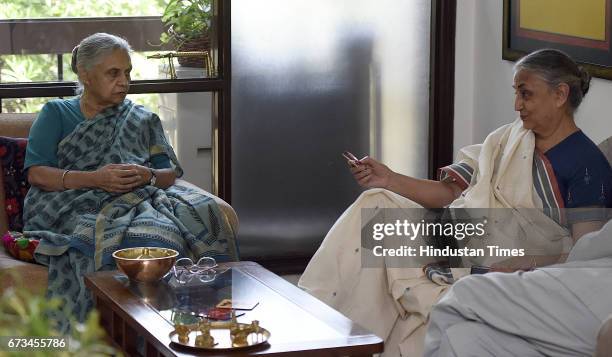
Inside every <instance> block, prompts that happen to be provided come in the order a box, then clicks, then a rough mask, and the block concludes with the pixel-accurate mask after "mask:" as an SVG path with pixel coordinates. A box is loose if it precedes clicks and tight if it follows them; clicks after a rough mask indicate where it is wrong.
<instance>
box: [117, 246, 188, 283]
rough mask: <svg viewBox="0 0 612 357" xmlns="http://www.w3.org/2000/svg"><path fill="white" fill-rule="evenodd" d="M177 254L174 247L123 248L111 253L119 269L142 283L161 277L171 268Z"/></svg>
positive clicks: (131, 278) (154, 280)
mask: <svg viewBox="0 0 612 357" xmlns="http://www.w3.org/2000/svg"><path fill="white" fill-rule="evenodd" d="M177 256H178V252H177V251H176V250H174V249H169V248H157V247H136V248H125V249H120V250H117V251H115V252H114V253H113V258H115V262H116V263H117V267H119V270H121V271H122V272H123V273H124V274H125V275H127V276H128V278H130V280H133V281H138V282H143V283H152V282H156V281H158V280H159V279H161V278H162V277H163V276H164V275H166V273H167V272H168V271H169V270H170V269H171V268H172V266H173V265H174V262H175V261H176V257H177Z"/></svg>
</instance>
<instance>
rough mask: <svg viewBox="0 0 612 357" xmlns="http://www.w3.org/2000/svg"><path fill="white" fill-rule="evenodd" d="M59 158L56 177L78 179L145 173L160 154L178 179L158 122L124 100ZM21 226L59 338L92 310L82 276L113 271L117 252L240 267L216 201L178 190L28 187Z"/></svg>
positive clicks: (66, 142) (74, 137) (85, 127)
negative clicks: (59, 304)
mask: <svg viewBox="0 0 612 357" xmlns="http://www.w3.org/2000/svg"><path fill="white" fill-rule="evenodd" d="M57 154H58V155H57V156H58V160H59V161H58V163H59V165H58V166H59V168H60V169H67V170H82V171H92V170H96V169H98V168H100V167H102V166H104V165H106V164H111V163H133V164H139V165H143V166H150V163H151V158H153V157H155V155H160V154H165V155H167V156H168V157H169V158H170V161H171V162H172V166H173V168H174V169H175V171H176V172H177V176H180V175H182V169H181V167H180V165H179V163H178V160H177V158H176V155H175V154H174V151H173V149H172V147H171V146H170V145H169V144H168V143H167V141H166V138H165V136H164V132H163V129H162V126H161V122H160V120H159V118H158V117H157V116H156V115H155V114H152V113H150V112H148V111H146V110H145V109H144V108H143V107H142V106H136V105H134V104H133V103H132V102H130V101H129V100H125V101H124V102H123V103H122V104H120V105H118V106H115V107H113V108H109V109H107V110H105V111H103V112H102V113H100V114H98V115H96V116H95V117H94V118H92V119H91V120H85V121H83V122H82V123H80V124H79V125H78V126H77V127H76V128H75V130H74V131H73V132H72V133H71V134H69V135H68V136H67V137H66V138H64V139H63V140H62V141H61V142H60V143H59V145H58V152H57ZM24 221H25V229H24V230H25V234H26V235H27V236H29V237H33V238H38V239H40V244H39V246H38V248H37V250H36V252H35V258H36V260H37V261H38V262H39V263H41V264H44V265H47V266H48V267H49V285H48V290H47V295H48V297H58V298H60V299H61V300H62V301H63V302H64V305H63V306H64V308H63V312H64V314H58V316H57V317H58V319H59V320H60V323H61V324H62V329H63V330H64V331H66V329H67V328H68V324H67V321H66V320H65V319H62V315H67V314H69V313H73V314H74V316H75V317H76V318H77V319H78V320H79V321H83V320H84V318H85V316H86V314H87V312H88V311H89V310H90V309H91V307H92V300H91V296H90V294H89V292H88V291H87V290H86V288H85V286H84V284H83V275H84V274H86V273H90V272H93V271H98V270H108V269H115V264H114V261H113V258H112V253H113V252H114V251H115V250H117V249H122V248H128V247H134V246H157V247H167V248H172V249H175V250H177V251H179V253H180V255H181V256H183V257H190V258H192V259H197V258H199V257H201V256H211V257H214V258H215V259H217V260H218V261H229V260H237V259H238V250H237V246H236V240H235V236H234V232H233V231H232V228H231V226H230V225H229V222H228V220H227V218H226V217H225V216H224V214H223V213H222V212H221V211H220V210H219V208H218V206H217V204H216V203H215V201H214V199H212V198H211V197H208V196H205V195H203V194H201V193H199V192H196V191H194V190H192V189H189V188H186V187H182V186H180V185H174V186H171V187H170V188H168V189H166V190H162V189H159V188H156V187H153V186H143V187H140V188H137V189H135V190H134V191H132V192H129V193H126V194H114V193H109V192H106V191H103V190H100V189H87V190H65V191H58V192H48V191H43V190H41V189H39V188H37V187H32V188H31V189H30V191H29V192H28V194H27V196H26V198H25V203H24ZM61 320H64V321H61Z"/></svg>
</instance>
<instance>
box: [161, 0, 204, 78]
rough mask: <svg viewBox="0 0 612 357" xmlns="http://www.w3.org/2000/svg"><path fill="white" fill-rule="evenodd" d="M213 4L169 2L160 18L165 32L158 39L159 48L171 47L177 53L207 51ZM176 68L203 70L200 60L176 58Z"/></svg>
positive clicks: (191, 0) (182, 0) (194, 0)
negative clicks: (160, 44)
mask: <svg viewBox="0 0 612 357" xmlns="http://www.w3.org/2000/svg"><path fill="white" fill-rule="evenodd" d="M212 1H213V0H170V2H169V3H168V5H167V6H166V8H165V10H164V13H163V15H162V22H163V23H164V25H165V26H166V28H167V29H168V30H167V31H166V32H165V33H163V34H162V35H161V37H160V40H161V42H162V44H167V43H170V42H171V43H174V44H175V45H176V48H177V51H179V52H189V51H208V50H209V49H210V27H211V20H212V16H213V13H212ZM178 62H179V64H181V65H182V66H189V67H200V68H202V67H204V59H203V58H198V57H179V58H178Z"/></svg>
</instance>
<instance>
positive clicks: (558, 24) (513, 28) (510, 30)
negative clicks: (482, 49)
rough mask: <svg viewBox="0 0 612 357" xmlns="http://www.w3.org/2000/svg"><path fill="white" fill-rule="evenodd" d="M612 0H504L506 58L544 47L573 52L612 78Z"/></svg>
mask: <svg viewBox="0 0 612 357" xmlns="http://www.w3.org/2000/svg"><path fill="white" fill-rule="evenodd" d="M611 2H612V0H563V1H559V0H504V31H503V41H502V42H503V49H502V58H503V59H505V60H511V61H515V60H517V59H519V58H520V57H522V56H523V55H525V54H527V53H529V52H532V51H535V50H537V49H540V48H556V49H559V50H562V51H564V52H566V53H567V54H569V55H570V56H572V58H574V59H575V60H576V61H578V62H580V63H581V64H582V65H584V66H585V67H586V68H587V69H588V70H589V72H590V73H591V74H592V75H593V76H596V77H601V78H606V79H612V45H611V38H612V36H611V31H612V28H611V23H610V21H611V20H612V18H611V15H612V14H611V13H610V11H611V10H612V8H611V4H610V3H611Z"/></svg>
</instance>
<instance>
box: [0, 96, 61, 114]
mask: <svg viewBox="0 0 612 357" xmlns="http://www.w3.org/2000/svg"><path fill="white" fill-rule="evenodd" d="M51 99H56V98H54V97H53V98H8V99H6V98H5V99H2V113H3V114H4V113H38V112H39V111H40V109H41V108H42V107H43V105H45V103H46V102H48V101H50V100H51Z"/></svg>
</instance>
